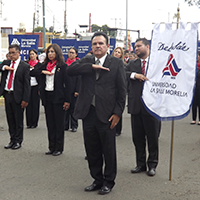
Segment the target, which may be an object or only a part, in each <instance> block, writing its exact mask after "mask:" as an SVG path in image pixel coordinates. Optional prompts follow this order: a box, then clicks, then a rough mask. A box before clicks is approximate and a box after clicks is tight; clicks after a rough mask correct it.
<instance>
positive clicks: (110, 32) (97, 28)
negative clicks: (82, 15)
mask: <svg viewBox="0 0 200 200" xmlns="http://www.w3.org/2000/svg"><path fill="white" fill-rule="evenodd" d="M91 30H92V32H96V31H102V32H104V33H105V34H106V35H109V36H111V37H115V36H116V31H114V30H111V29H110V27H109V26H108V25H107V24H105V25H103V26H102V27H101V26H98V25H96V24H92V26H91Z"/></svg>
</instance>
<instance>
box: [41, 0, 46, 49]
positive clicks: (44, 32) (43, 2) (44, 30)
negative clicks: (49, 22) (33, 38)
mask: <svg viewBox="0 0 200 200" xmlns="http://www.w3.org/2000/svg"><path fill="white" fill-rule="evenodd" d="M42 7H43V48H44V49H45V48H46V28H45V0H42Z"/></svg>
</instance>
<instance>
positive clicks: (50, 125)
mask: <svg viewBox="0 0 200 200" xmlns="http://www.w3.org/2000/svg"><path fill="white" fill-rule="evenodd" d="M66 68H67V65H66V64H65V63H64V57H63V55H62V51H61V49H60V47H59V46H58V45H57V44H51V45H50V46H49V47H48V48H47V57H46V59H45V61H44V63H43V65H42V67H41V68H39V69H36V70H35V72H33V74H34V75H37V74H38V73H39V74H41V77H40V84H39V91H40V96H41V99H42V105H43V106H44V109H45V116H46V125H47V130H48V141H49V151H47V152H46V155H53V156H59V155H60V154H62V152H63V149H64V115H65V111H66V110H67V109H69V106H70V78H69V76H68V75H67V73H66Z"/></svg>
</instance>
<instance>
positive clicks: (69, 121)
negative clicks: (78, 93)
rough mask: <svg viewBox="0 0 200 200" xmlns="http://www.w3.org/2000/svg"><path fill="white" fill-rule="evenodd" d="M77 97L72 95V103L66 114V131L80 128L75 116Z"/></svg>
mask: <svg viewBox="0 0 200 200" xmlns="http://www.w3.org/2000/svg"><path fill="white" fill-rule="evenodd" d="M76 99H77V97H75V96H74V94H72V95H71V103H70V107H69V109H68V110H67V111H66V112H65V130H68V129H69V128H71V129H73V128H78V120H76V119H75V118H74V116H73V113H74V109H75V105H76Z"/></svg>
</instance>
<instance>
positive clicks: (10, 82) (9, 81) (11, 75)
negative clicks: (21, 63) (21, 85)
mask: <svg viewBox="0 0 200 200" xmlns="http://www.w3.org/2000/svg"><path fill="white" fill-rule="evenodd" d="M14 65H15V61H13V63H12V68H14ZM13 73H14V70H12V71H10V76H9V79H8V85H7V88H8V89H10V88H11V86H12V81H13Z"/></svg>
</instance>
